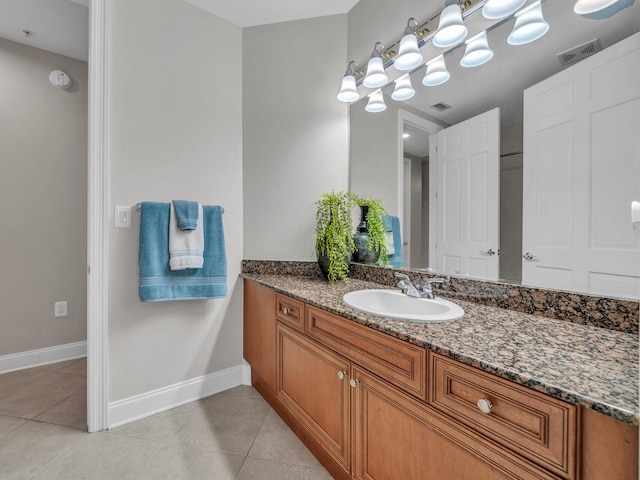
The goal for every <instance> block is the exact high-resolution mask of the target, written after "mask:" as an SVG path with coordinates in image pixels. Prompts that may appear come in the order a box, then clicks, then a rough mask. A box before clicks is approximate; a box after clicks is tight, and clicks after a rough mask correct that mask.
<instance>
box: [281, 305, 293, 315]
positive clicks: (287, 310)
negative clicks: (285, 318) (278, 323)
mask: <svg viewBox="0 0 640 480" xmlns="http://www.w3.org/2000/svg"><path fill="white" fill-rule="evenodd" d="M282 313H284V314H285V315H289V314H290V313H291V310H289V308H288V307H282Z"/></svg>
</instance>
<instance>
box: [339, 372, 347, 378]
mask: <svg viewBox="0 0 640 480" xmlns="http://www.w3.org/2000/svg"><path fill="white" fill-rule="evenodd" d="M346 375H347V372H343V371H339V372H338V378H339V379H340V380H344V377H346Z"/></svg>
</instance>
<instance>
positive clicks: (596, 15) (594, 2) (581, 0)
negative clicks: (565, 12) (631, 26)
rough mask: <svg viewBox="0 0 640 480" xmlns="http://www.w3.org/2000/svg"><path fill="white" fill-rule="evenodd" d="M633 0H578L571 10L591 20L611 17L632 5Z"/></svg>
mask: <svg viewBox="0 0 640 480" xmlns="http://www.w3.org/2000/svg"><path fill="white" fill-rule="evenodd" d="M634 1H635V0H578V1H577V2H576V4H575V5H574V6H573V11H574V12H575V13H577V14H578V15H582V16H583V17H585V18H590V19H592V20H601V19H604V18H611V17H613V16H614V15H615V14H616V13H618V12H619V11H620V10H622V9H624V8H627V7H629V6H631V5H633V2H634Z"/></svg>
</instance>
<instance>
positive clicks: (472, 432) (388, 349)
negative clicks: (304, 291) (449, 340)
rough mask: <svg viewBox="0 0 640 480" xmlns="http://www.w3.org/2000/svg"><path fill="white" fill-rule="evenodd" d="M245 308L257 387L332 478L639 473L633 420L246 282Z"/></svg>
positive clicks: (247, 352) (478, 478) (623, 476)
mask: <svg viewBox="0 0 640 480" xmlns="http://www.w3.org/2000/svg"><path fill="white" fill-rule="evenodd" d="M244 308H245V315H244V339H245V344H244V357H245V359H246V360H247V361H248V362H249V364H250V365H251V367H252V383H253V384H254V386H255V388H256V389H257V390H258V391H259V392H260V393H261V394H262V395H263V396H264V398H265V399H266V400H267V401H268V402H269V403H270V404H271V406H272V407H273V408H274V409H275V410H276V411H277V412H278V414H279V415H280V416H281V417H282V418H283V419H284V420H285V421H286V422H287V424H288V425H289V426H290V427H291V428H292V430H293V431H294V432H295V433H296V434H297V435H298V436H299V437H300V438H301V439H302V441H303V442H304V443H305V444H306V445H307V447H308V448H309V449H310V450H311V451H312V452H313V453H314V454H315V455H316V457H317V458H318V459H319V460H320V461H321V463H323V465H324V466H325V467H326V468H327V470H328V471H329V472H330V473H331V474H332V475H333V476H334V478H338V479H352V478H353V479H371V480H382V479H392V480H393V479H398V480H412V479H414V480H423V479H436V480H437V479H447V480H454V479H471V478H473V479H474V480H481V479H487V480H489V479H490V480H496V479H503V478H504V479H507V478H522V479H567V480H573V479H576V480H578V479H582V480H589V479H626V478H637V445H638V443H637V427H634V426H632V425H628V424H625V423H623V422H621V421H618V420H615V419H613V418H611V417H607V416H605V415H602V414H600V413H596V412H593V411H588V410H586V409H584V408H582V407H578V406H576V405H572V404H569V403H567V402H564V401H562V400H559V399H556V398H552V397H550V396H548V395H545V394H543V393H540V392H537V391H534V390H532V389H529V388H526V387H524V386H521V385H517V384H515V383H512V382H510V381H508V380H505V379H503V378H499V377H496V376H494V375H492V374H490V373H487V372H484V371H482V370H479V369H477V368H473V367H471V366H468V365H466V364H463V363H461V362H458V361H456V360H454V359H451V358H449V357H447V356H444V355H440V354H437V353H435V352H433V351H430V350H427V349H425V348H422V347H419V346H417V345H414V344H411V343H409V342H406V341H404V340H401V339H398V338H395V337H392V336H390V335H387V334H385V333H382V332H378V331H376V330H373V329H371V328H368V327H366V326H363V325H360V324H358V323H356V322H353V321H351V320H348V319H345V318H342V317H340V316H338V315H335V314H332V313H329V312H327V311H325V310H323V309H321V308H318V307H316V306H313V305H309V304H305V303H304V302H302V301H300V300H298V299H293V298H290V297H288V296H287V295H283V294H281V293H277V292H275V291H274V290H272V289H271V288H269V287H266V286H263V285H260V284H258V283H256V282H253V281H251V280H247V279H245V297H244ZM479 401H480V402H479Z"/></svg>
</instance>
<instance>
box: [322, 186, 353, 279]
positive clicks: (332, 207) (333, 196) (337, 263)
mask: <svg viewBox="0 0 640 480" xmlns="http://www.w3.org/2000/svg"><path fill="white" fill-rule="evenodd" d="M316 205H317V207H318V209H317V211H316V255H317V257H318V265H320V270H321V271H322V273H323V275H324V276H325V277H326V278H327V280H329V281H330V282H332V283H333V282H336V281H338V280H346V279H347V276H348V274H349V262H350V261H351V255H352V254H353V252H354V251H355V244H354V243H353V233H354V229H353V220H352V218H351V212H352V210H353V209H354V207H355V202H354V198H353V196H352V195H351V193H349V192H344V191H341V192H338V193H335V192H333V191H332V192H331V193H323V194H322V196H321V197H320V200H318V201H317V202H316Z"/></svg>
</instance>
